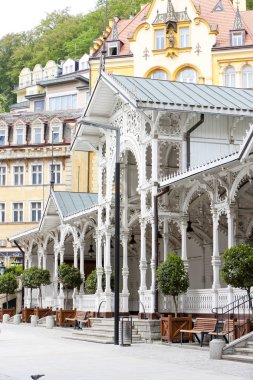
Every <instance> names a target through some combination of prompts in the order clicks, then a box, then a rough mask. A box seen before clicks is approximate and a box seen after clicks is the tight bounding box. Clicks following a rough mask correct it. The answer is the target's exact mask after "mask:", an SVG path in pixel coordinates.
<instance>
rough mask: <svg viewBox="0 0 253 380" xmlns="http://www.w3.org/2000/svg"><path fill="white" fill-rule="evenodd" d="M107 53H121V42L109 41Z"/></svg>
mask: <svg viewBox="0 0 253 380" xmlns="http://www.w3.org/2000/svg"><path fill="white" fill-rule="evenodd" d="M107 54H108V55H109V56H111V55H118V54H119V44H118V43H117V42H111V43H109V44H108V46H107Z"/></svg>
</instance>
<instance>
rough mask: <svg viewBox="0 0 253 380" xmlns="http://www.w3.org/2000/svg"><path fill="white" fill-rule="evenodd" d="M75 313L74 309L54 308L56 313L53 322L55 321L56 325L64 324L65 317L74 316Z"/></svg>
mask: <svg viewBox="0 0 253 380" xmlns="http://www.w3.org/2000/svg"><path fill="white" fill-rule="evenodd" d="M75 315H76V309H74V310H69V309H68V310H67V309H66V310H64V309H60V310H56V315H55V322H56V326H65V323H66V321H65V319H66V318H74V317H75Z"/></svg>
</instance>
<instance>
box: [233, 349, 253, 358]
mask: <svg viewBox="0 0 253 380" xmlns="http://www.w3.org/2000/svg"><path fill="white" fill-rule="evenodd" d="M234 350H235V352H236V353H238V354H245V355H252V357H253V347H238V348H235V349H234Z"/></svg>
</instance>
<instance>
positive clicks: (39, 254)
mask: <svg viewBox="0 0 253 380" xmlns="http://www.w3.org/2000/svg"><path fill="white" fill-rule="evenodd" d="M43 253H44V251H43V249H42V248H41V249H38V268H41V261H42V256H43Z"/></svg>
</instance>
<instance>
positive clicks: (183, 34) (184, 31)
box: [179, 28, 190, 48]
mask: <svg viewBox="0 0 253 380" xmlns="http://www.w3.org/2000/svg"><path fill="white" fill-rule="evenodd" d="M179 34H180V47H181V48H187V47H189V46H190V29H189V28H180V32H179Z"/></svg>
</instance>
